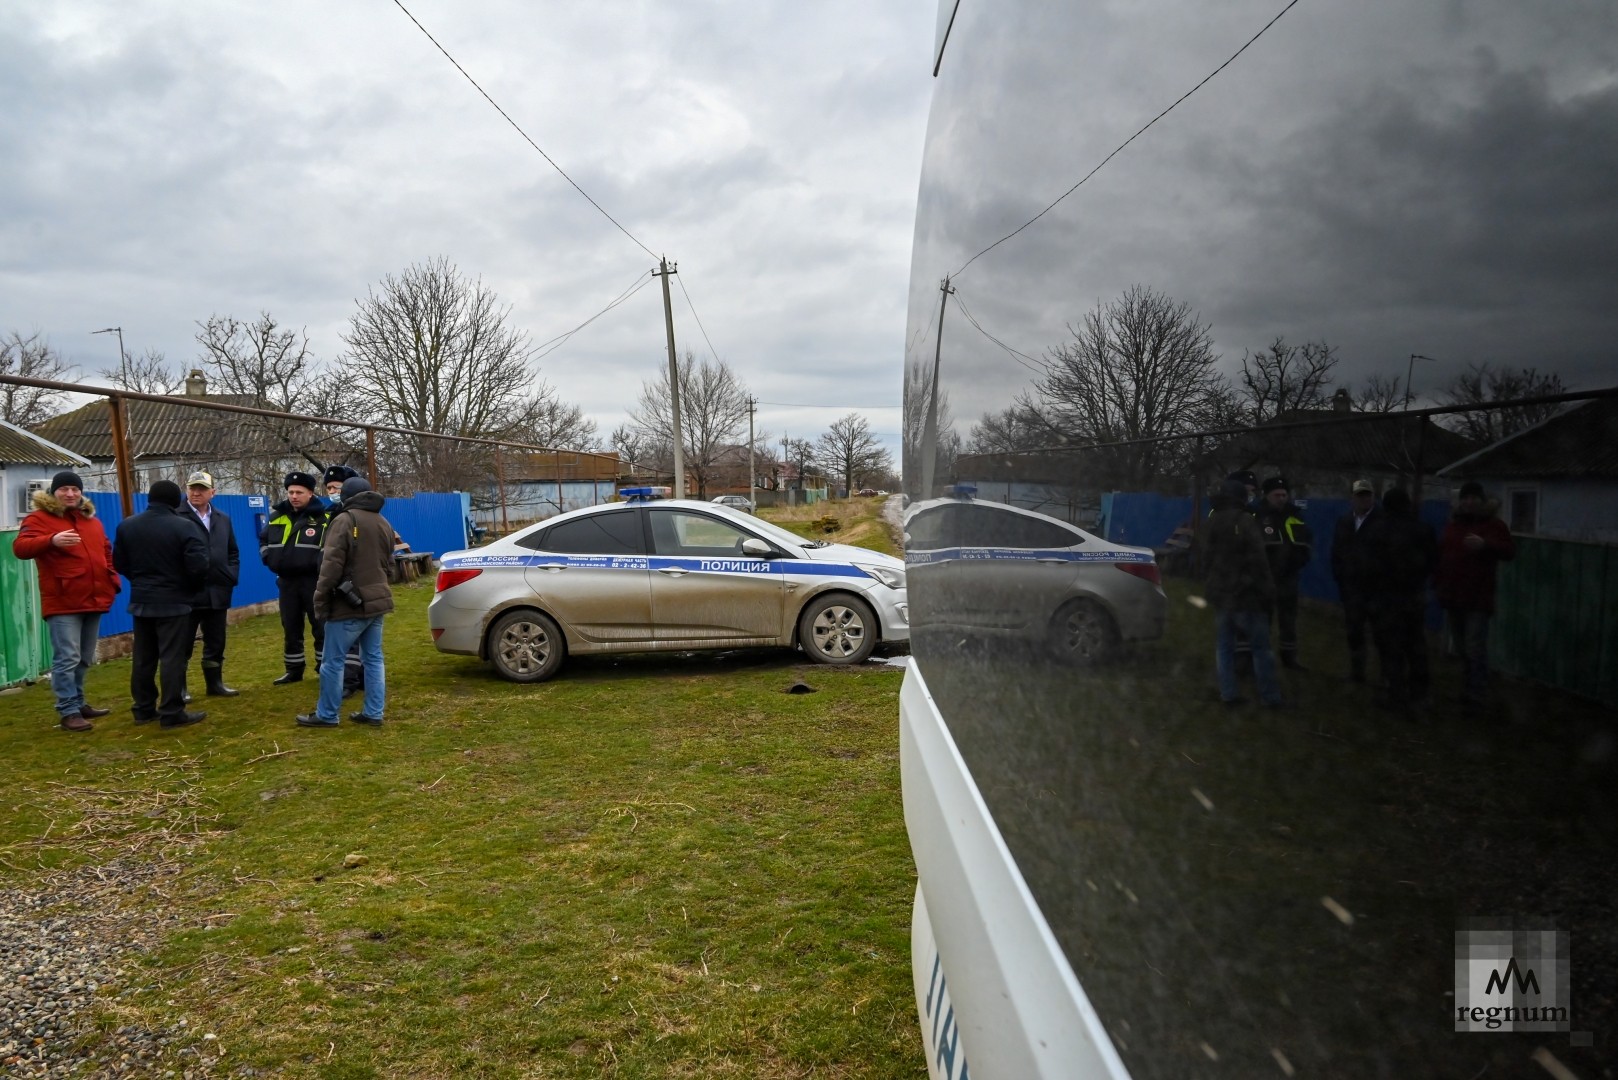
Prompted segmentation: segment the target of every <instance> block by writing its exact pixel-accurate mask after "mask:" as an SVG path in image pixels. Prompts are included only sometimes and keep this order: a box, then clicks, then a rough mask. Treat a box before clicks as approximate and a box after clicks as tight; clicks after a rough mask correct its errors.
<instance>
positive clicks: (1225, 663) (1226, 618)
mask: <svg viewBox="0 0 1618 1080" xmlns="http://www.w3.org/2000/svg"><path fill="white" fill-rule="evenodd" d="M1246 497H1247V489H1246V487H1245V486H1244V485H1243V484H1242V482H1241V481H1240V480H1239V479H1229V480H1226V481H1225V483H1224V486H1223V487H1222V488H1221V489H1220V491H1219V494H1217V495H1215V496H1214V497H1213V499H1212V502H1213V513H1211V514H1209V515H1208V520H1207V521H1206V522H1204V523H1203V538H1202V539H1203V546H1202V550H1203V560H1204V561H1203V567H1204V569H1205V570H1206V572H1207V580H1206V582H1205V583H1204V589H1203V591H1204V593H1205V595H1206V596H1207V599H1208V603H1209V605H1210V606H1211V607H1212V608H1213V609H1214V635H1215V636H1214V643H1215V644H1214V661H1215V667H1216V668H1217V670H1218V673H1219V697H1220V699H1221V700H1222V701H1224V703H1225V704H1226V705H1238V704H1240V703H1241V698H1240V697H1238V696H1237V670H1236V635H1237V634H1238V633H1243V634H1245V636H1246V639H1247V643H1248V647H1249V648H1250V649H1251V650H1252V657H1253V674H1254V676H1255V677H1256V678H1257V679H1258V691H1259V696H1260V697H1261V698H1263V700H1264V703H1265V704H1266V705H1268V706H1269V707H1271V708H1277V709H1278V708H1280V707H1281V686H1280V682H1279V681H1278V680H1277V678H1276V673H1275V655H1274V654H1273V653H1272V652H1271V651H1270V608H1271V607H1272V606H1273V605H1274V603H1275V579H1274V577H1273V576H1272V575H1271V574H1270V564H1269V560H1268V559H1267V558H1266V557H1265V555H1264V538H1263V534H1262V533H1260V532H1259V527H1258V522H1256V521H1255V520H1253V515H1252V514H1251V513H1249V512H1248V510H1247V504H1246Z"/></svg>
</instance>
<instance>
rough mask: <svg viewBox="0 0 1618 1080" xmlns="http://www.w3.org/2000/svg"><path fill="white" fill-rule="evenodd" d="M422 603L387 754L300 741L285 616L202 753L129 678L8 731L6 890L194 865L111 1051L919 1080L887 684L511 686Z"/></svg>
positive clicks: (396, 675) (27, 716)
mask: <svg viewBox="0 0 1618 1080" xmlns="http://www.w3.org/2000/svg"><path fill="white" fill-rule="evenodd" d="M429 590H430V585H417V586H409V587H403V588H400V589H399V590H398V591H397V594H396V595H397V597H398V601H399V610H398V612H397V613H396V614H395V615H394V616H393V617H392V618H390V619H389V621H388V624H387V645H386V651H387V659H388V666H389V680H388V684H389V706H388V710H387V723H386V725H385V726H384V727H383V728H381V729H380V730H371V729H367V728H362V727H356V726H351V725H347V724H345V725H344V726H343V727H342V728H340V729H337V730H324V731H322V730H313V731H311V730H305V729H299V728H296V727H295V726H294V725H293V723H292V717H293V714H294V713H296V712H300V711H307V710H308V708H309V707H310V705H311V704H312V702H313V698H314V694H315V687H314V684H313V682H306V683H303V684H301V685H298V686H293V687H271V686H270V685H269V681H270V679H271V678H273V677H274V676H275V674H276V673H277V669H278V666H279V655H280V640H279V637H280V630H279V624H278V622H277V621H276V620H275V618H274V617H265V618H259V619H254V620H251V621H249V622H246V623H243V624H242V625H240V626H238V627H235V628H233V629H232V631H231V637H230V649H229V659H228V663H227V675H228V681H230V682H232V683H233V684H234V685H236V686H237V687H238V688H241V689H242V690H243V694H242V696H241V697H239V698H235V699H231V700H228V701H221V700H220V699H199V705H200V706H201V707H206V708H207V709H208V710H209V717H208V719H207V720H206V721H205V722H204V723H202V724H200V725H198V726H196V727H194V728H189V729H185V730H183V731H179V732H161V731H158V730H155V729H154V728H152V727H141V728H136V727H134V726H133V725H132V724H131V722H130V717H129V714H128V712H127V700H128V697H127V679H128V674H129V667H128V662H127V661H119V662H113V663H109V664H106V665H102V666H99V667H97V668H95V669H94V670H92V672H91V676H90V684H89V689H90V695H89V696H90V699H91V700H92V701H93V702H95V703H97V704H103V705H109V706H113V707H119V706H122V707H123V708H122V710H121V711H119V712H116V713H114V715H113V716H110V717H108V718H106V719H105V720H102V721H98V722H97V726H96V730H95V731H94V732H93V733H90V734H89V735H72V734H69V733H66V732H61V731H58V730H55V729H54V728H53V727H52V724H53V721H54V716H53V713H52V710H51V699H50V692H49V688H48V686H46V685H43V684H41V685H36V686H33V687H31V688H29V689H28V690H26V691H24V692H23V693H21V694H17V695H12V696H9V697H8V698H7V699H6V700H7V708H6V710H5V712H6V719H5V720H4V721H0V748H3V750H4V753H5V756H6V759H7V761H8V763H9V773H10V776H9V782H8V784H7V798H6V805H7V807H8V810H9V812H8V813H7V814H5V815H4V817H3V820H0V858H3V859H4V863H5V865H4V866H0V883H4V884H17V883H22V882H27V881H30V880H37V879H38V878H39V876H40V875H41V873H42V872H44V871H49V870H50V869H52V868H64V867H69V866H73V865H78V864H85V863H95V862H98V861H102V860H105V859H108V858H111V857H113V856H115V855H118V854H120V853H124V852H128V851H132V850H139V851H141V852H143V853H145V855H146V856H147V857H150V858H161V859H170V860H173V861H175V862H176V863H178V865H179V866H180V867H181V873H180V875H179V877H178V879H177V884H175V883H173V882H170V883H167V884H165V885H164V886H163V889H164V892H165V893H166V894H168V896H167V902H169V903H172V904H173V905H175V906H176V908H177V910H178V911H179V913H180V915H181V920H180V922H181V925H182V926H183V929H181V930H180V931H179V932H178V933H176V934H174V935H172V936H171V937H170V938H169V940H168V942H167V944H166V945H165V946H164V947H163V948H162V949H161V950H159V951H158V952H157V953H155V954H154V955H150V956H147V957H144V958H141V959H140V960H139V961H138V962H137V964H136V969H135V971H134V972H133V973H132V974H131V975H130V976H129V977H127V978H125V979H123V980H120V983H121V985H122V986H123V987H125V988H128V987H134V988H136V990H135V992H133V993H126V994H125V995H124V996H122V997H119V998H117V999H115V1000H109V1001H108V1003H107V1009H106V1011H105V1014H104V1015H103V1016H102V1017H101V1018H100V1032H101V1034H98V1035H97V1036H95V1038H97V1039H99V1038H104V1037H106V1034H105V1033H107V1032H109V1031H111V1030H113V1029H115V1028H116V1027H117V1026H120V1025H122V1024H129V1023H136V1024H146V1025H148V1026H152V1027H160V1026H164V1025H167V1024H171V1023H173V1022H174V1021H175V1020H176V1019H177V1018H178V1017H179V1016H182V1015H183V1016H184V1017H185V1018H186V1019H187V1021H188V1030H189V1031H191V1032H193V1033H197V1035H198V1036H200V1034H201V1033H203V1032H209V1033H213V1034H215V1035H217V1039H216V1040H209V1041H208V1042H206V1043H201V1042H199V1043H197V1044H196V1045H197V1046H198V1047H199V1048H200V1049H201V1050H202V1053H203V1055H204V1059H205V1060H206V1059H208V1058H209V1057H210V1056H211V1055H213V1054H215V1053H217V1050H218V1048H219V1047H223V1048H224V1049H225V1051H226V1055H227V1056H226V1057H225V1058H224V1060H223V1061H222V1062H220V1063H219V1065H218V1071H220V1072H222V1073H223V1072H228V1071H230V1070H231V1069H234V1068H237V1067H240V1066H243V1065H250V1066H253V1067H255V1068H258V1069H261V1070H269V1071H271V1072H273V1073H275V1074H276V1075H284V1076H294V1077H297V1076H311V1077H315V1076H319V1077H327V1076H330V1077H339V1076H344V1077H347V1076H353V1077H360V1076H460V1075H467V1076H490V1077H494V1076H558V1077H562V1076H600V1075H612V1076H624V1077H640V1076H703V1077H708V1076H737V1077H757V1076H781V1077H794V1076H811V1075H813V1076H839V1077H841V1076H849V1077H854V1076H870V1077H876V1076H910V1075H920V1074H921V1073H922V1071H923V1064H922V1058H921V1041H920V1036H919V1033H918V1031H917V1026H916V1018H915V1004H914V998H913V995H912V990H911V983H910V964H909V937H908V935H909V929H908V928H909V916H910V904H911V899H912V896H913V892H914V888H915V880H914V871H913V868H912V866H911V863H910V855H909V847H908V843H907V840H906V837H905V833H904V827H903V822H902V820H901V811H900V804H899V790H898V752H897V745H896V738H895V734H896V727H897V715H898V692H899V681H900V676H899V674H898V673H897V671H895V670H894V669H891V668H889V669H883V668H878V667H875V666H872V667H869V668H859V669H856V670H836V669H828V668H806V667H802V666H800V665H799V664H798V662H797V656H796V654H793V653H788V652H766V653H757V654H748V655H739V656H730V657H709V658H700V657H699V658H677V657H666V656H662V657H631V658H621V659H611V660H594V661H592V660H586V661H579V662H573V663H570V664H569V666H568V667H567V668H565V669H564V670H563V672H562V674H561V676H560V677H559V678H558V679H557V680H556V681H554V682H550V683H546V684H542V685H539V686H517V685H513V684H510V683H505V682H502V681H500V680H498V679H497V678H495V677H494V676H493V675H492V674H491V673H490V672H489V671H488V670H487V669H486V668H485V667H484V666H483V665H481V664H479V663H478V662H477V661H475V660H472V659H469V658H464V657H449V656H443V655H440V654H439V653H438V652H437V651H436V650H434V649H433V648H432V645H431V643H430V641H429V640H428V638H427V634H426V628H425V617H424V609H425V606H426V602H427V600H428V598H429V597H430V591H429ZM800 677H801V678H803V679H804V680H806V681H807V682H809V683H810V684H811V685H813V686H815V687H816V688H817V689H818V691H819V692H818V693H815V694H808V695H789V694H785V693H783V690H784V689H785V688H786V687H787V686H788V685H790V684H791V683H792V682H794V681H795V680H796V679H798V678H800ZM196 681H197V682H198V683H199V684H200V680H196ZM348 704H349V705H350V707H357V702H355V701H352V700H351V702H350V703H348ZM272 755H274V756H272ZM41 837H43V839H41ZM348 856H356V857H357V858H352V859H349V858H347V857H348ZM345 860H346V861H347V862H349V863H356V864H357V865H352V866H345ZM149 902H156V901H155V900H154V901H149ZM171 1002H172V1003H176V1004H169V1003H171Z"/></svg>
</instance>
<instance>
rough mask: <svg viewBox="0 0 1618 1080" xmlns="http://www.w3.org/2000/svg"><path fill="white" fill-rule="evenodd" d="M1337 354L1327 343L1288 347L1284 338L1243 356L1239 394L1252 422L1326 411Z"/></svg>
mask: <svg viewBox="0 0 1618 1080" xmlns="http://www.w3.org/2000/svg"><path fill="white" fill-rule="evenodd" d="M1336 354H1337V350H1336V349H1335V348H1334V347H1332V346H1330V345H1327V344H1326V343H1325V342H1324V341H1318V342H1316V341H1306V342H1304V343H1303V344H1302V345H1288V344H1287V342H1286V339H1285V338H1283V337H1277V338H1276V339H1275V340H1274V341H1272V342H1270V345H1269V347H1268V348H1266V349H1263V350H1261V351H1259V352H1249V353H1246V354H1244V355H1243V356H1242V375H1241V384H1240V391H1239V392H1240V394H1241V395H1242V397H1243V398H1244V399H1245V400H1244V404H1245V405H1246V406H1247V412H1248V418H1249V420H1250V421H1251V422H1252V423H1255V424H1262V423H1264V422H1265V421H1268V420H1274V419H1275V418H1276V417H1277V416H1280V415H1281V414H1282V413H1288V412H1292V411H1294V410H1296V409H1319V408H1324V407H1325V405H1326V387H1328V386H1330V385H1331V381H1332V375H1331V371H1332V368H1334V367H1336V366H1337V355H1336Z"/></svg>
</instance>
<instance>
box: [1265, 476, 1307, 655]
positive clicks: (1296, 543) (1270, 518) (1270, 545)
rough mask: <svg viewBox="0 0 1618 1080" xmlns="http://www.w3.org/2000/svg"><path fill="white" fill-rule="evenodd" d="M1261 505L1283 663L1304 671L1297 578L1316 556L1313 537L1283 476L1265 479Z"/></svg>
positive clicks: (1266, 553) (1266, 554)
mask: <svg viewBox="0 0 1618 1080" xmlns="http://www.w3.org/2000/svg"><path fill="white" fill-rule="evenodd" d="M1261 487H1262V490H1263V493H1264V494H1263V497H1262V499H1261V500H1260V501H1259V503H1258V509H1257V517H1258V525H1259V530H1260V531H1261V532H1263V534H1264V554H1265V556H1266V557H1267V558H1268V559H1269V563H1270V576H1271V577H1272V578H1274V579H1275V618H1276V623H1277V626H1278V630H1279V637H1280V642H1279V649H1278V651H1279V652H1280V654H1281V663H1282V665H1283V666H1285V667H1289V668H1294V669H1300V670H1301V669H1302V668H1303V665H1302V664H1300V663H1299V662H1298V574H1299V573H1301V572H1302V571H1303V568H1304V567H1305V566H1307V565H1308V564H1309V559H1310V557H1311V556H1313V555H1314V534H1313V533H1312V532H1310V530H1309V526H1308V525H1307V524H1306V523H1305V522H1304V520H1303V511H1301V510H1299V509H1298V505H1297V504H1296V503H1294V502H1293V501H1292V496H1291V493H1290V492H1289V490H1288V489H1289V488H1290V487H1291V485H1289V484H1288V483H1287V480H1286V477H1284V476H1270V477H1266V478H1265V480H1264V483H1263V484H1262V485H1261Z"/></svg>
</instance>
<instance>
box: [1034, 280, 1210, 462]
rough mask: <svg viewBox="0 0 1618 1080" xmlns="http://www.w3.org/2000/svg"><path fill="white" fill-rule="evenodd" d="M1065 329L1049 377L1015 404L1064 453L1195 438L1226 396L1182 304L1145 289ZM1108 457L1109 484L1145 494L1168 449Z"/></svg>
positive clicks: (1198, 328) (1205, 331)
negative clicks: (1052, 432) (1043, 426)
mask: <svg viewBox="0 0 1618 1080" xmlns="http://www.w3.org/2000/svg"><path fill="white" fill-rule="evenodd" d="M1068 330H1069V331H1070V332H1071V333H1072V335H1073V340H1072V341H1070V342H1067V343H1066V344H1063V345H1059V346H1057V347H1056V348H1054V349H1052V350H1051V352H1050V354H1049V355H1050V363H1049V369H1048V371H1047V373H1046V374H1044V375H1041V376H1040V377H1039V378H1038V379H1036V380H1035V383H1034V389H1033V392H1032V395H1028V394H1025V395H1024V396H1023V397H1022V398H1021V399H1020V404H1021V406H1022V407H1024V408H1027V409H1029V410H1032V411H1033V412H1034V413H1036V414H1037V415H1039V416H1040V417H1041V418H1042V420H1043V421H1044V422H1045V423H1048V424H1049V425H1050V427H1052V428H1054V429H1056V430H1057V431H1060V432H1062V433H1063V434H1064V436H1065V437H1066V440H1067V443H1068V445H1075V446H1082V445H1085V444H1086V443H1098V442H1113V441H1118V440H1128V439H1148V438H1154V437H1158V436H1164V435H1178V434H1181V433H1185V432H1190V431H1194V430H1196V429H1197V428H1198V427H1199V426H1201V425H1203V424H1205V423H1207V422H1208V420H1209V417H1210V416H1211V415H1213V414H1214V413H1215V412H1217V411H1218V410H1219V409H1220V407H1221V402H1222V400H1224V396H1225V395H1226V394H1227V392H1228V391H1227V387H1228V384H1226V383H1225V381H1224V379H1223V378H1221V377H1220V375H1219V373H1218V372H1217V371H1215V370H1214V364H1215V363H1216V362H1217V360H1218V357H1217V356H1216V355H1215V354H1214V351H1213V344H1212V338H1211V336H1210V334H1209V327H1208V325H1206V324H1204V323H1202V322H1200V321H1198V318H1197V316H1196V315H1195V313H1193V312H1192V311H1191V309H1190V307H1189V306H1188V305H1187V304H1185V303H1184V302H1182V301H1174V300H1171V299H1169V298H1168V297H1167V296H1164V295H1163V294H1161V293H1158V292H1156V291H1154V290H1152V289H1150V288H1147V287H1145V286H1140V285H1135V286H1131V287H1130V288H1129V290H1128V291H1126V292H1125V293H1124V294H1123V295H1122V296H1121V297H1119V298H1118V299H1116V300H1113V301H1111V302H1110V303H1107V304H1097V305H1096V307H1095V310H1093V311H1091V312H1089V313H1088V314H1087V315H1086V316H1085V317H1084V321H1083V322H1082V323H1080V324H1079V325H1077V326H1074V325H1072V324H1069V326H1068ZM1109 456H1110V457H1111V458H1112V463H1111V469H1110V470H1109V471H1111V472H1114V473H1115V474H1116V475H1115V476H1114V477H1113V478H1112V479H1113V480H1114V482H1117V483H1121V484H1128V485H1130V486H1131V487H1133V488H1136V489H1145V488H1149V487H1151V486H1152V484H1153V482H1154V481H1155V480H1156V479H1157V478H1158V477H1159V476H1160V475H1162V473H1163V470H1164V468H1165V466H1167V465H1168V464H1169V463H1170V462H1171V461H1172V460H1174V458H1175V457H1176V451H1175V449H1174V448H1172V447H1168V446H1165V444H1163V443H1139V444H1135V445H1132V446H1128V447H1122V448H1119V450H1118V451H1117V452H1116V453H1114V454H1111V455H1109Z"/></svg>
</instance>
